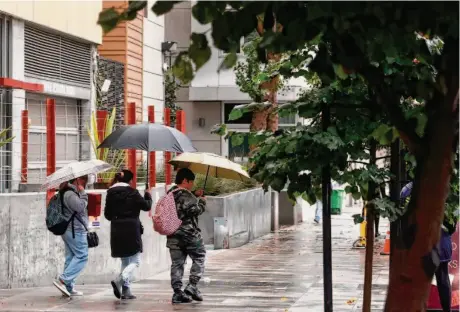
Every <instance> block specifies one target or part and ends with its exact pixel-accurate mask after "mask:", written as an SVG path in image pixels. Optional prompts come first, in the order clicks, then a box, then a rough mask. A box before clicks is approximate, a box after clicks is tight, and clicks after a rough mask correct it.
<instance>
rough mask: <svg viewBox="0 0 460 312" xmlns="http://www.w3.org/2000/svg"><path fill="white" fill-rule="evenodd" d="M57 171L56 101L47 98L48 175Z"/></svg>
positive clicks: (51, 194)
mask: <svg viewBox="0 0 460 312" xmlns="http://www.w3.org/2000/svg"><path fill="white" fill-rule="evenodd" d="M55 171H56V103H55V101H54V99H46V175H47V176H49V175H51V174H53V173H54V172H55ZM53 194H54V190H48V192H47V194H46V195H47V196H46V202H47V203H48V201H49V200H50V199H51V197H53Z"/></svg>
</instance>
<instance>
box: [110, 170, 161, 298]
mask: <svg viewBox="0 0 460 312" xmlns="http://www.w3.org/2000/svg"><path fill="white" fill-rule="evenodd" d="M132 179H133V173H132V172H131V171H129V170H123V171H121V172H119V173H117V174H116V175H115V179H114V181H113V183H112V186H111V187H110V189H109V190H108V191H107V198H106V201H105V210H104V216H105V218H106V219H107V220H109V221H111V226H110V247H111V249H112V257H113V258H121V273H120V275H119V276H118V277H117V278H116V279H115V280H113V281H112V282H111V284H112V287H113V293H114V295H115V297H117V298H118V299H120V298H121V299H136V296H134V295H133V294H132V293H131V290H130V288H129V283H130V280H131V279H132V276H133V273H134V270H135V269H136V268H137V267H139V264H140V254H141V253H142V233H143V226H142V224H141V221H140V219H139V215H140V211H141V210H143V211H150V209H151V208H152V196H151V195H150V193H149V191H148V190H146V191H145V194H144V197H142V196H141V194H139V192H138V191H137V190H136V189H135V188H132V187H131V186H130V185H129V183H130V182H131V180H132ZM120 288H121V291H120Z"/></svg>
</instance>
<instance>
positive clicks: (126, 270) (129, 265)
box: [120, 252, 141, 287]
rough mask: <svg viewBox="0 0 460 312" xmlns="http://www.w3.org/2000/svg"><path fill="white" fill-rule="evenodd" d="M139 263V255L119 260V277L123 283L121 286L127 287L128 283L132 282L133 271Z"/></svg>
mask: <svg viewBox="0 0 460 312" xmlns="http://www.w3.org/2000/svg"><path fill="white" fill-rule="evenodd" d="M140 263H141V253H140V252H138V253H137V254H135V255H133V256H131V257H125V258H121V275H120V278H121V280H122V281H123V286H125V287H129V282H130V281H131V280H132V278H133V275H134V270H135V269H136V268H138V267H139V265H140Z"/></svg>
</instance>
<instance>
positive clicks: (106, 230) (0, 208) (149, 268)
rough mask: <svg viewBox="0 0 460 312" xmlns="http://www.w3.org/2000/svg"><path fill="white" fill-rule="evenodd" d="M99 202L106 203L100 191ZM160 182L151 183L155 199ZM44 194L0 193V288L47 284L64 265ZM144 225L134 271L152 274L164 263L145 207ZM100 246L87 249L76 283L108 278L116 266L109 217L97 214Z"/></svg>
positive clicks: (163, 250) (163, 243)
mask: <svg viewBox="0 0 460 312" xmlns="http://www.w3.org/2000/svg"><path fill="white" fill-rule="evenodd" d="M94 192H99V193H102V205H103V206H104V205H105V191H94ZM163 193H164V186H161V187H157V188H155V189H154V191H153V193H152V195H153V196H154V199H155V202H156V201H157V200H158V198H159V197H160V196H161V195H162V194H163ZM45 214H46V210H45V194H44V193H20V194H0V263H1V264H2V265H1V266H0V288H19V287H35V286H47V285H50V284H51V282H52V280H53V278H55V277H56V276H57V275H58V274H60V273H61V272H62V269H63V266H64V244H63V242H62V240H61V238H60V237H58V236H55V235H53V234H52V233H51V232H49V231H48V230H47V228H46V225H45ZM141 221H142V223H143V225H144V228H145V233H144V235H143V241H144V252H143V254H142V261H141V267H140V269H139V270H138V271H137V275H138V276H143V277H147V276H151V275H154V274H156V273H158V272H161V271H164V270H166V269H167V268H168V266H169V253H168V251H167V248H166V237H165V236H161V235H159V234H157V233H156V232H154V231H153V225H152V221H151V219H149V218H148V213H145V212H142V213H141ZM97 233H98V235H99V239H100V242H99V246H98V247H96V248H92V249H90V251H89V262H88V265H87V267H86V268H85V270H84V272H83V274H82V275H81V276H80V277H79V279H78V280H77V283H108V282H110V280H111V279H113V277H114V276H115V275H116V274H117V273H118V272H119V269H120V260H119V259H114V258H111V256H110V254H111V252H110V222H109V221H107V220H105V219H104V218H103V217H102V218H101V227H100V229H98V230H97Z"/></svg>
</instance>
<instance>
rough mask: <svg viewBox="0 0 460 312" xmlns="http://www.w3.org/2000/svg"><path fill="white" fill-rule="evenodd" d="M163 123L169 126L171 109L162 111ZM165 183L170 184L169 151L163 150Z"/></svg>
mask: <svg viewBox="0 0 460 312" xmlns="http://www.w3.org/2000/svg"><path fill="white" fill-rule="evenodd" d="M164 123H165V125H166V126H168V127H169V126H171V109H170V108H165V111H164ZM164 155H165V183H166V186H168V185H171V165H170V164H169V161H170V160H171V153H170V152H165V154H164Z"/></svg>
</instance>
